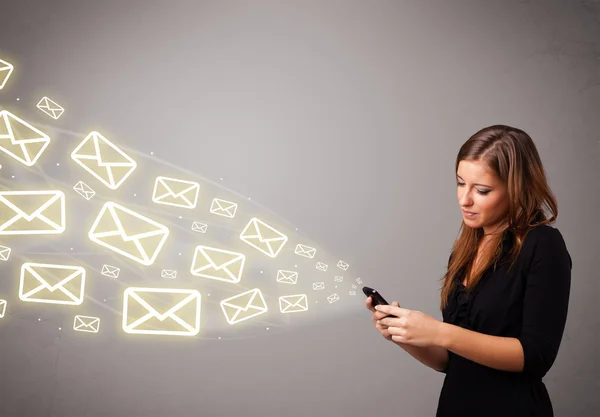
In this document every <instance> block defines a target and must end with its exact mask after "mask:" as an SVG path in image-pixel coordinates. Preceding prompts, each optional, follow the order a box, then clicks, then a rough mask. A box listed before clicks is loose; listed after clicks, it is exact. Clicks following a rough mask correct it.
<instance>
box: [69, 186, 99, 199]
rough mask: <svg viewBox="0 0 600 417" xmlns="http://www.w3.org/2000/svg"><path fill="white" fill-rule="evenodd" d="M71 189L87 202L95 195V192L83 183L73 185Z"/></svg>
mask: <svg viewBox="0 0 600 417" xmlns="http://www.w3.org/2000/svg"><path fill="white" fill-rule="evenodd" d="M73 189H74V190H75V191H76V192H77V194H79V195H80V196H82V197H83V198H85V199H86V200H88V201H89V200H91V198H92V197H93V196H95V195H96V192H95V191H94V190H93V189H92V188H91V187H90V186H89V185H87V184H86V183H85V182H83V181H79V182H78V183H77V184H75V186H74V187H73Z"/></svg>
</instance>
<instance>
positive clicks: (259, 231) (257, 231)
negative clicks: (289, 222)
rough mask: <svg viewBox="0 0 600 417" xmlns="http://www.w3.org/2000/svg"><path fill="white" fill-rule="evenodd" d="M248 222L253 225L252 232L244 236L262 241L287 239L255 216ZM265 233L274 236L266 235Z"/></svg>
mask: <svg viewBox="0 0 600 417" xmlns="http://www.w3.org/2000/svg"><path fill="white" fill-rule="evenodd" d="M250 223H251V224H252V225H253V226H254V233H253V234H246V235H245V237H246V238H258V239H259V240H260V241H261V242H263V243H266V242H274V241H279V240H287V236H282V235H281V233H280V232H278V231H277V230H275V229H274V228H272V227H271V226H269V225H268V224H266V223H264V222H262V221H261V220H259V219H257V218H253V219H252V220H251V221H250ZM261 227H262V228H261ZM265 229H266V230H265ZM265 232H266V233H265ZM267 233H270V234H272V235H275V236H266V234H267Z"/></svg>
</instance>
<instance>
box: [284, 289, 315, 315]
mask: <svg viewBox="0 0 600 417" xmlns="http://www.w3.org/2000/svg"><path fill="white" fill-rule="evenodd" d="M307 310H308V299H307V297H306V294H294V295H285V296H283V297H279V311H281V312H282V313H299V312H301V311H307Z"/></svg>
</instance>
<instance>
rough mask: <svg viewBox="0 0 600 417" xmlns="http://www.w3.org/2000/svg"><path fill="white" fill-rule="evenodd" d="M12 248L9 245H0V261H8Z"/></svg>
mask: <svg viewBox="0 0 600 417" xmlns="http://www.w3.org/2000/svg"><path fill="white" fill-rule="evenodd" d="M10 250H11V249H10V248H9V247H8V246H2V245H0V261H8V258H9V257H10Z"/></svg>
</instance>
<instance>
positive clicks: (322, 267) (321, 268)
mask: <svg viewBox="0 0 600 417" xmlns="http://www.w3.org/2000/svg"><path fill="white" fill-rule="evenodd" d="M317 269H318V270H319V271H323V272H324V271H327V265H326V264H324V263H323V262H317Z"/></svg>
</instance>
